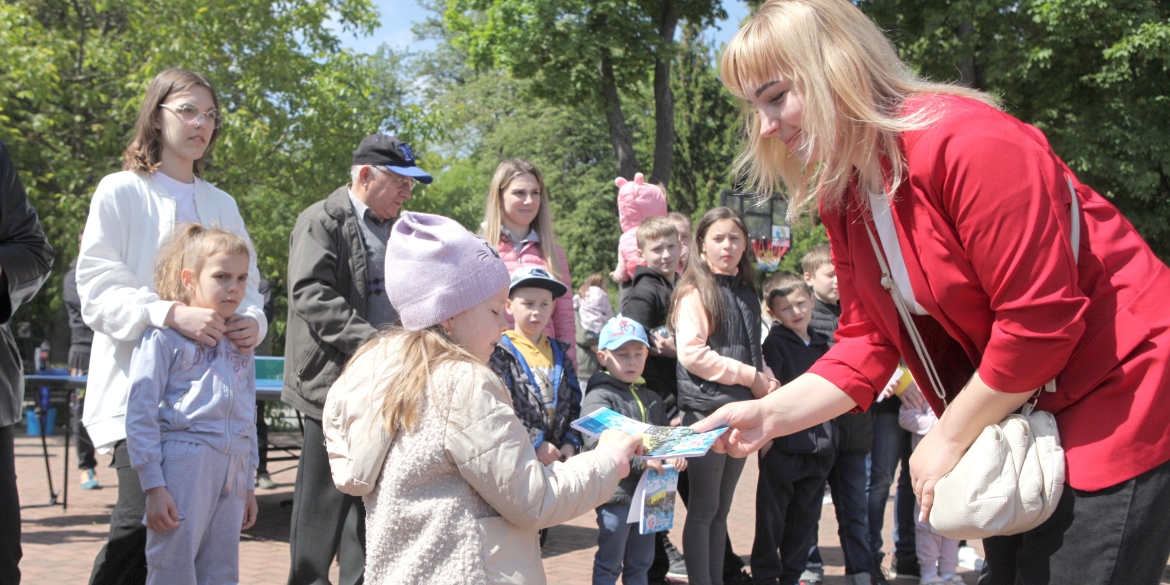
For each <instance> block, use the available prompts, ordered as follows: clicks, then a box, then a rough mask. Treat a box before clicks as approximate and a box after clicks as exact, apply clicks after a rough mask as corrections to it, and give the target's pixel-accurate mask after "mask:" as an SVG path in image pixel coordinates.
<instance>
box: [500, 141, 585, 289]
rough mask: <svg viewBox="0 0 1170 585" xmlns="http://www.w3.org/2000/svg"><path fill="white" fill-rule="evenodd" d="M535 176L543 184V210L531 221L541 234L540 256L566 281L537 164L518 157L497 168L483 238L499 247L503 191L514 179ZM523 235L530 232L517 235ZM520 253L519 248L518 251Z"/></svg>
mask: <svg viewBox="0 0 1170 585" xmlns="http://www.w3.org/2000/svg"><path fill="white" fill-rule="evenodd" d="M526 174H527V175H532V176H533V177H534V178H535V179H536V184H537V185H540V209H538V210H537V211H536V219H534V220H532V225H531V228H530V229H534V230H536V235H537V236H539V237H540V257H541V258H542V259H544V264H545V266H546V267H547V268H548V271H549V273H551V274H552V275H553V278H556V279H557V280H560V281H562V282H564V281H565V276H566V275H564V274H561V266H560V261H558V260H557V253H556V248H557V237H556V234H555V233H553V223H552V210H551V209H549V201H548V188H547V187H545V186H544V175H542V174H540V169H538V168H536V165H534V164H532V163H530V162H528V161H526V160H520V159H518V158H515V159H512V160H506V161H504V162H502V163H500V165H499V166H498V167H496V172H495V174H494V175H492V186H491V188H490V189H489V190H488V194H487V206H486V208H485V209H484V212H483V233H482V234H480V235H482V236H483V239H485V240H487V241H488V243H489V244H492V247H493V248H499V247H500V239H501V233H500V230H501V229H502V228H501V226H502V218H503V217H504V190H505V189H507V188H508V185H511V184H512V181H514V180H516V178H517V177H520V176H521V175H526ZM517 235H519V236H521V237H523V236H526V235H528V234H517ZM517 252H519V250H517Z"/></svg>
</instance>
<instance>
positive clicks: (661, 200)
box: [614, 173, 668, 282]
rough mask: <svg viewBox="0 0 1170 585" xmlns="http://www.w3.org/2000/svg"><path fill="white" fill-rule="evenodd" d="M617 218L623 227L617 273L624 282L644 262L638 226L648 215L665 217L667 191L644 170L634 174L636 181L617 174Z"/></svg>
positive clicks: (618, 277) (617, 276) (615, 273)
mask: <svg viewBox="0 0 1170 585" xmlns="http://www.w3.org/2000/svg"><path fill="white" fill-rule="evenodd" d="M614 184H616V185H617V186H618V195H617V204H618V220H619V221H620V222H621V226H622V237H621V240H619V241H618V267H617V270H615V271H614V276H615V277H616V278H617V280H618V281H619V282H625V281H627V280H629V279H630V277H632V276H633V275H634V268H635V267H637V266H642V265H645V264H646V263H645V262H644V261H643V260H642V257H641V256H639V255H638V226H640V225H642V222H643V221H645V220H646V218H647V217H656V216H658V217H666V214H667V212H668V210H667V207H666V194H665V193H663V192H662V188H661V187H659V186H658V185H653V184H647V183H646V181H645V178H644V177H643V175H642V173H637V174H635V175H634V180H633V181H627V180H625V179H624V178H622V177H618V178H617V180H615V181H614Z"/></svg>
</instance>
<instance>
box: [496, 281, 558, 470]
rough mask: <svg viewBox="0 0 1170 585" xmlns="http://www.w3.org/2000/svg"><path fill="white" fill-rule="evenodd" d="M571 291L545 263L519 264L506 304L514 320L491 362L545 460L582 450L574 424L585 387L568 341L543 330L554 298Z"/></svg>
mask: <svg viewBox="0 0 1170 585" xmlns="http://www.w3.org/2000/svg"><path fill="white" fill-rule="evenodd" d="M568 291H569V288H568V287H567V286H565V285H564V283H562V282H561V281H559V280H557V279H555V278H553V277H552V275H550V274H549V273H548V271H546V270H545V269H543V268H540V267H537V266H524V267H521V268H518V269H516V271H515V272H513V273H512V283H511V286H510V287H509V289H508V305H507V307H506V309H507V311H508V312H509V313H511V314H512V317H513V318H514V319H515V325H514V327H513V329H512V330H510V331H505V332H504V334H503V336H501V337H500V343H499V344H498V345H496V349H495V351H494V352H493V353H492V356H491V359H490V360H489V361H488V366H489V367H491V369H492V370H493V371H495V372H496V375H498V376H499V377H500V379H502V380H503V381H504V385H505V386H507V387H508V390H509V391H511V394H512V406H513V408H515V409H516V416H518V417H519V418H520V422H521V423H523V424H524V427H525V428H526V429H528V436H529V438H530V439H532V445H533V446H534V447H536V458H537V459H539V460H540V462H541V463H543V464H545V465H552V463H553V462H555V461H563V460H564V459H568V458H569V457H572V456H573V455H576V454H577V452H578V451H579V450H580V449H581V437H580V435H578V434H577V431H575V430H573V428H572V427H571V426H569V425H570V423H572V422H573V421H574V420H577V418H578V417H579V416H580V414H581V387H580V386H579V385H578V382H577V372H576V371H575V370H574V369H573V362H572V360H570V359H569V358H568V354H567V352H568V349H569V344H567V343H565V342H562V341H559V340H557V339H553V338H551V337H549V336H547V335H545V334H544V333H543V331H544V326H545V325H546V324H548V320H549V319H550V318H551V317H552V312H553V302H554V301H556V299H557V298H558V297H560V296H562V295H564V294H565V293H567V292H568Z"/></svg>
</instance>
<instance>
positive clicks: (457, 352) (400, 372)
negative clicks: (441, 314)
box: [346, 325, 480, 433]
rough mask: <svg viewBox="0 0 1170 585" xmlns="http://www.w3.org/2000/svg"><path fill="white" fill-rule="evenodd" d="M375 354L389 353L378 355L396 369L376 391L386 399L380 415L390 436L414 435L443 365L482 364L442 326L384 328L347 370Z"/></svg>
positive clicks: (360, 349)
mask: <svg viewBox="0 0 1170 585" xmlns="http://www.w3.org/2000/svg"><path fill="white" fill-rule="evenodd" d="M390 348H400V351H399V353H397V354H395V355H390V353H389V351H388V350H389V349H390ZM371 351H382V352H386V355H384V356H378V358H379V359H378V360H377V362H378V363H380V364H393V365H392V367H393V368H395V369H394V370H393V371H391V373H390V375H389V376H387V377H385V378H384V380H385V382H384V383H383V385H382V388H380V389H377V390H376V391H375V394H380V395H381V397H382V401H381V406H380V408H379V414H380V415H381V417H382V425H383V426H384V428H385V429H386V431H387V432H389V433H398V432H399V431H400V430H401V431H405V432H410V431H412V430H414V428H415V427H416V426H417V425H418V417H419V407H420V406H421V404H422V399H423V397H424V396H426V391H427V384H428V382H429V380H430V377H431V374H432V373H433V372H434V371H435V370H437V369H438V368H439V366H441V365H443V364H444V363H447V362H451V361H455V362H469V363H473V364H478V363H480V362H478V361H477V360H476V359H475V357H474V356H472V355H471V354H470V353H469V352H468V351H467V350H466V349H463V347H462V346H460V345H459V344H458V343H456V342H455V340H454V339H452V338H451V336H450V335H449V334H448V333H447V332H446V331H444V330H443V328H442V327H441V326H439V325H434V326H431V327H427V328H426V329H420V330H418V331H407V330H405V329H403V328H401V327H393V328H390V329H384V330H382V331H380V332H378V333H377V334H376V335H374V336H373V337H371V338H370V340H369V341H367V342H366V343H365V344H364V345H362V346H361V347H360V348H359V349H358V350H357V351H356V352H354V354H353V357H351V358H349V363H347V364H346V368H349V367H350V366H351V365H353V364H354V363H355V362H356V361H357V360H358V358H360V357H362V356H363V355H365V354H366V353H369V352H371ZM379 379H382V378H379Z"/></svg>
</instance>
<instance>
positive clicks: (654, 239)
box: [621, 217, 679, 416]
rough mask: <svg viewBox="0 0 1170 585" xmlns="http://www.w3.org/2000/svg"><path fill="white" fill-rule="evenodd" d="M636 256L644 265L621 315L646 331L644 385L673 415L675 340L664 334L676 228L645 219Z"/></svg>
mask: <svg viewBox="0 0 1170 585" xmlns="http://www.w3.org/2000/svg"><path fill="white" fill-rule="evenodd" d="M637 236H638V254H639V255H640V256H641V257H642V259H643V260H645V261H646V265H645V266H638V267H637V268H635V269H634V278H633V285H632V286H631V287H630V290H629V292H628V293H626V296H625V298H623V299H622V310H621V314H622V315H623V316H625V317H629V318H630V319H633V320H634V321H637V322H638V323H639V324H641V325H642V327H644V328H645V329H646V332H647V339H648V340H650V341H651V344H650V356H649V357H648V358H646V373H645V374H644V375H643V377H644V378H646V386H647V387H649V388H650V389H651V390H653V391H655V392H657V393H658V395H659V396H661V397H662V401H663V405H664V407H665V409H666V414H667V415H668V416H673V415H674V413H675V411H676V410H677V409H676V408H675V401H676V397H677V395H678V378H677V373H676V369H677V368H678V359H676V357H675V355H676V354H675V348H674V339H673V338H672V337H671V336H670V334H669V333H668V332H667V331H666V328H665V325H666V316H667V313H668V312H669V311H670V294H671V293H672V292H674V283H675V276H676V274H677V273H676V271H677V270H678V259H679V241H678V228H677V227H675V225H674V222H672V221H670V220H669V219H667V218H665V217H648V218H646V220H645V221H643V222H642V225H640V226H638V232H637Z"/></svg>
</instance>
